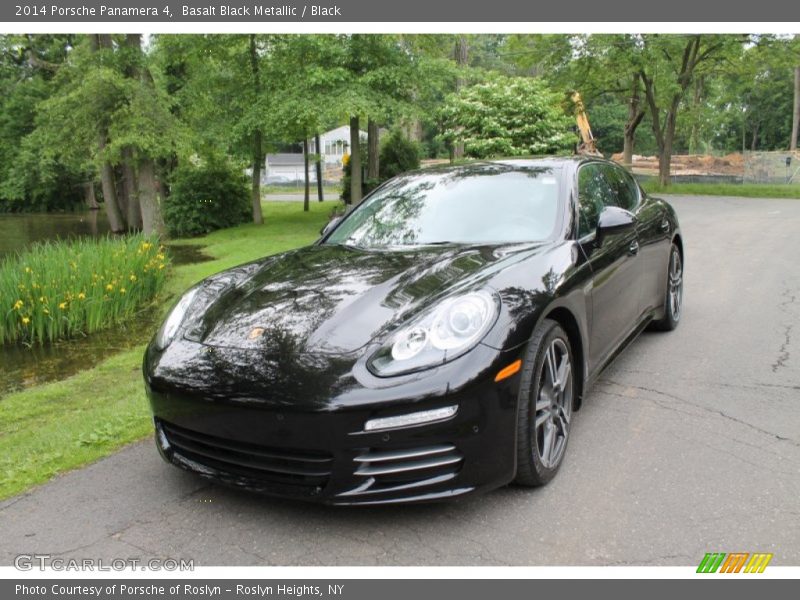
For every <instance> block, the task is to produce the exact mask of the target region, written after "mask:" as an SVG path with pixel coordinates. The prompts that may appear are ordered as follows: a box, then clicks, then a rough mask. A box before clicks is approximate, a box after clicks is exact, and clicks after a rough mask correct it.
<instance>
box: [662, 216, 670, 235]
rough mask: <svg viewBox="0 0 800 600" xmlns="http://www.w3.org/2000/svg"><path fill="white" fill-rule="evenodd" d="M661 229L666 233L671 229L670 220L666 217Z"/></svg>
mask: <svg viewBox="0 0 800 600" xmlns="http://www.w3.org/2000/svg"><path fill="white" fill-rule="evenodd" d="M661 231H663V232H664V233H667V232H668V231H669V221H667V220H666V219H664V220H663V221H661Z"/></svg>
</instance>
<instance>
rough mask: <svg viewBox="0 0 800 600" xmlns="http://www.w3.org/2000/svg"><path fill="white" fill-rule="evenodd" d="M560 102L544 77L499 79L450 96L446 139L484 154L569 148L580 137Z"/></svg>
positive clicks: (445, 113)
mask: <svg viewBox="0 0 800 600" xmlns="http://www.w3.org/2000/svg"><path fill="white" fill-rule="evenodd" d="M561 100H562V98H561V95H560V94H557V93H555V92H553V91H551V90H550V89H548V88H547V87H546V86H545V85H544V83H543V82H542V81H541V80H538V79H531V78H526V77H513V78H509V77H498V78H496V79H494V80H492V81H490V82H487V83H481V84H477V85H473V86H471V87H468V88H464V89H463V90H461V92H460V93H458V94H453V95H451V96H450V97H449V98H448V99H447V102H446V103H445V106H444V107H443V108H442V110H441V116H442V121H443V125H444V131H443V133H442V137H443V138H444V139H445V140H447V141H448V142H449V143H456V142H458V141H463V142H464V147H465V152H466V153H467V154H468V155H470V156H474V157H480V158H484V157H490V156H522V155H530V154H549V153H559V152H565V151H569V150H570V149H571V148H572V147H573V146H574V145H575V142H576V138H575V134H574V133H573V131H572V126H573V121H572V119H571V118H570V117H569V116H567V115H566V114H565V113H564V110H563V108H562V105H561Z"/></svg>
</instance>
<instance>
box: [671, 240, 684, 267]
mask: <svg viewBox="0 0 800 600" xmlns="http://www.w3.org/2000/svg"><path fill="white" fill-rule="evenodd" d="M672 243H673V244H675V245H676V246H677V247H678V252H680V253H681V263H684V264H685V263H686V261H685V260H684V255H683V238H682V237H681V234H680V233H676V234H675V236H674V237H673V238H672Z"/></svg>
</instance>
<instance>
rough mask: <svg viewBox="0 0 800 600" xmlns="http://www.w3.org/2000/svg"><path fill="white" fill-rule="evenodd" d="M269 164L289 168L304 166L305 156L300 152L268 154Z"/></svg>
mask: <svg viewBox="0 0 800 600" xmlns="http://www.w3.org/2000/svg"><path fill="white" fill-rule="evenodd" d="M267 163H268V164H269V165H270V166H273V167H288V166H295V165H304V164H305V161H304V159H303V154H302V153H300V152H285V153H282V154H267Z"/></svg>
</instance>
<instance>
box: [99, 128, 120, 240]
mask: <svg viewBox="0 0 800 600" xmlns="http://www.w3.org/2000/svg"><path fill="white" fill-rule="evenodd" d="M97 148H98V150H99V151H100V154H101V155H102V154H103V152H104V151H105V148H106V132H105V128H102V131H101V132H100V133H99V134H98V135H97ZM100 183H101V185H102V188H103V201H104V202H105V205H106V214H107V215H108V225H109V227H110V228H111V231H113V232H114V233H122V232H123V231H125V219H124V218H123V216H122V213H121V212H120V210H119V204H118V203H117V185H116V182H115V181H114V168H113V167H112V166H111V163H109V162H108V161H107V160H105V159H103V160H102V163H101V164H100Z"/></svg>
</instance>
